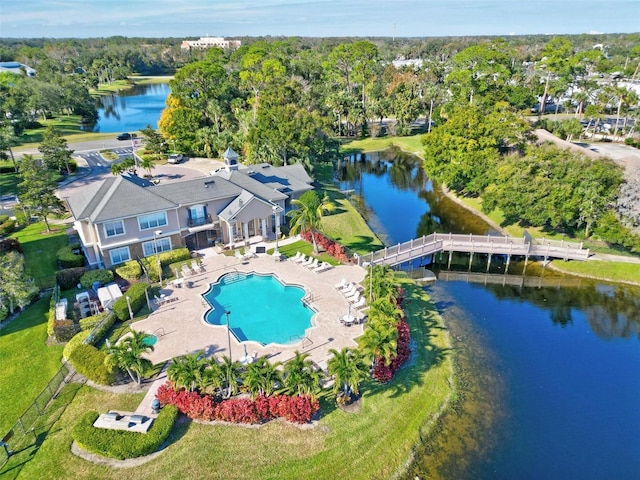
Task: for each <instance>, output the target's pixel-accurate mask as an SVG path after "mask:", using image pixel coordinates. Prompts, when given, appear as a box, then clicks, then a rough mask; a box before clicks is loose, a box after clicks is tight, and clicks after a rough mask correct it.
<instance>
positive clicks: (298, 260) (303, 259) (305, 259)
mask: <svg viewBox="0 0 640 480" xmlns="http://www.w3.org/2000/svg"><path fill="white" fill-rule="evenodd" d="M306 261H307V256H306V255H305V254H304V253H303V254H301V255H300V256H299V257H298V258H297V259H296V260H294V262H296V263H303V262H306Z"/></svg>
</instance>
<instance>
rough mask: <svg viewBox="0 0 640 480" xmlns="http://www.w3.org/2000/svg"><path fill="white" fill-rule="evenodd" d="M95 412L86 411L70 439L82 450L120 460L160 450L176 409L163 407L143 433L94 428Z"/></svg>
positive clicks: (173, 419) (174, 419) (176, 415)
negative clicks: (147, 429)
mask: <svg viewBox="0 0 640 480" xmlns="http://www.w3.org/2000/svg"><path fill="white" fill-rule="evenodd" d="M98 416H99V415H98V413H97V412H93V411H92V412H87V413H85V414H84V415H83V416H82V418H80V420H79V421H78V423H76V425H75V426H74V427H73V439H74V440H75V441H76V443H77V444H78V445H79V446H80V447H82V448H83V449H85V450H87V451H89V452H91V453H95V454H97V455H102V456H104V457H109V458H116V459H119V460H124V459H126V458H136V457H141V456H143V455H149V454H151V453H154V452H156V451H158V450H159V449H160V447H161V446H162V444H163V443H164V442H165V441H166V440H167V438H169V434H170V433H171V430H172V429H173V425H174V423H175V421H176V418H177V417H178V409H177V408H176V407H174V406H171V405H167V406H166V407H165V408H163V409H162V410H161V411H160V413H159V414H158V417H157V418H156V419H155V420H154V421H153V425H151V428H150V429H149V431H148V432H147V433H137V432H125V431H122V430H110V429H106V428H96V427H94V426H93V423H94V422H95V421H96V420H97V419H98Z"/></svg>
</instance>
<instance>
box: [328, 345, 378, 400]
mask: <svg viewBox="0 0 640 480" xmlns="http://www.w3.org/2000/svg"><path fill="white" fill-rule="evenodd" d="M329 353H331V354H332V355H333V357H331V358H330V359H329V361H328V362H327V369H328V371H329V374H331V375H334V376H335V382H334V384H333V391H334V392H335V393H336V394H338V393H340V390H342V395H344V396H345V397H347V398H348V397H351V393H352V392H353V393H354V394H356V395H358V393H359V389H358V387H359V385H360V382H361V381H362V380H364V379H365V378H367V376H368V375H369V369H368V367H367V364H366V363H365V361H364V357H363V356H362V353H361V352H360V351H359V350H355V349H352V348H343V349H342V350H341V351H339V352H338V351H337V350H335V349H333V348H332V349H331V350H329Z"/></svg>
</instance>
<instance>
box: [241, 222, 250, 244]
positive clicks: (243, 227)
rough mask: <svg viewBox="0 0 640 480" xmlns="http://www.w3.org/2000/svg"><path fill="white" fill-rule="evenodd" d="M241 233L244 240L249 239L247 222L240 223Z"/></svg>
mask: <svg viewBox="0 0 640 480" xmlns="http://www.w3.org/2000/svg"><path fill="white" fill-rule="evenodd" d="M242 235H243V236H244V241H245V242H248V241H249V224H248V223H243V224H242Z"/></svg>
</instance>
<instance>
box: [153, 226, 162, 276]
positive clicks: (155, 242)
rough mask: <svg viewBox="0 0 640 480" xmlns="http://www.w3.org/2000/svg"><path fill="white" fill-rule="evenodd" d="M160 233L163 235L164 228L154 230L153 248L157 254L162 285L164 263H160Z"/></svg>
mask: <svg viewBox="0 0 640 480" xmlns="http://www.w3.org/2000/svg"><path fill="white" fill-rule="evenodd" d="M158 235H162V230H156V231H155V232H153V250H154V252H155V254H156V263H157V264H158V275H159V276H160V286H162V265H160V255H159V253H158V240H157V238H158Z"/></svg>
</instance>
